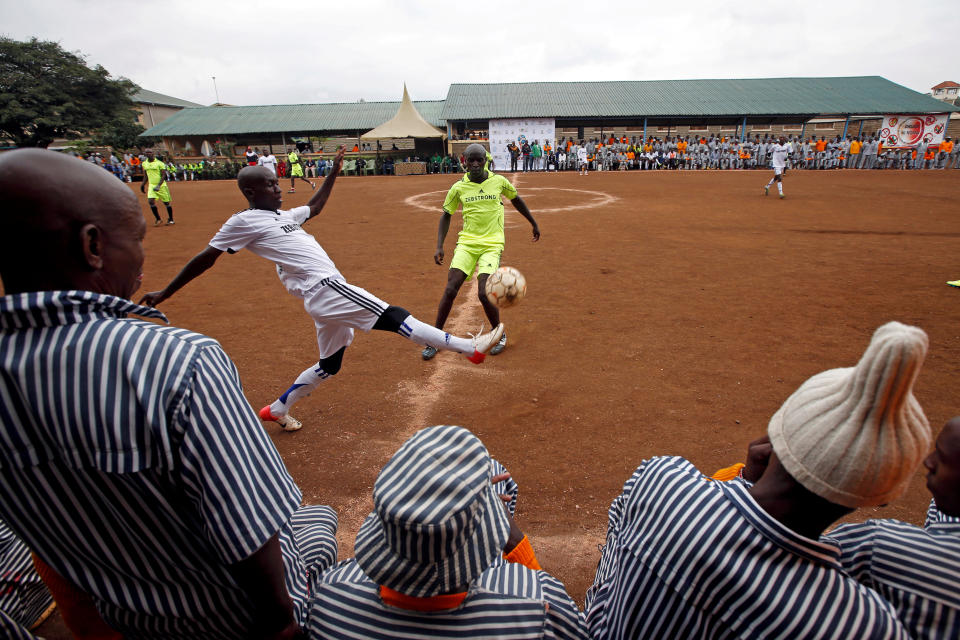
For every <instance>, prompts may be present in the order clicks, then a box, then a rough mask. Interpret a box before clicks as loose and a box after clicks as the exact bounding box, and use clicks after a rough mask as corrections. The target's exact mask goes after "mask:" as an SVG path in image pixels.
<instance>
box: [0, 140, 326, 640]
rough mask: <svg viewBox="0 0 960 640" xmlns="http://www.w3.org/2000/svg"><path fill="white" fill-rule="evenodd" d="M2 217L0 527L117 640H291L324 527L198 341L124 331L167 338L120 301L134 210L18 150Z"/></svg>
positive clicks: (109, 188) (7, 169)
mask: <svg viewBox="0 0 960 640" xmlns="http://www.w3.org/2000/svg"><path fill="white" fill-rule="evenodd" d="M68 196H69V197H68ZM0 202H2V203H3V204H2V210H0V278H2V280H3V286H4V292H5V294H6V295H5V296H3V297H2V298H0V440H2V442H3V443H4V444H3V446H2V447H0V518H2V519H3V520H4V521H5V522H6V523H7V524H8V526H9V527H10V529H11V530H13V531H14V532H15V533H16V534H17V535H18V536H19V537H20V538H21V539H22V540H23V541H24V542H25V543H26V544H27V546H28V547H30V549H31V550H32V551H33V552H34V553H36V555H37V556H38V557H39V558H40V559H41V560H42V561H43V563H44V564H46V565H49V567H50V568H52V569H53V570H54V571H55V572H56V573H57V574H59V576H61V577H62V578H64V579H65V580H66V581H67V582H68V583H69V584H71V585H73V586H74V587H76V588H78V589H79V590H81V591H82V592H85V593H86V594H89V596H90V597H91V599H92V600H93V603H94V605H95V606H96V608H97V610H98V611H99V613H100V615H101V616H102V617H103V619H104V620H105V621H106V622H107V623H108V624H109V625H110V626H111V627H113V628H115V629H116V630H117V631H119V632H121V633H122V634H123V635H124V636H131V637H161V636H162V637H222V638H247V637H264V638H289V637H294V636H295V635H296V634H298V633H300V631H299V627H300V625H301V624H303V623H304V622H305V616H306V606H305V605H306V599H307V593H308V590H309V587H308V580H309V579H310V578H311V576H313V575H317V574H318V573H319V572H320V571H322V570H323V569H324V568H326V567H327V566H329V565H330V564H332V562H333V561H334V560H335V559H336V539H335V536H334V534H335V531H336V516H335V514H334V513H333V512H332V510H330V509H329V508H328V507H303V508H299V509H298V507H299V505H300V500H301V493H300V490H299V489H298V488H297V486H296V485H295V484H294V482H293V479H292V478H291V477H290V475H289V474H288V473H287V470H286V468H285V467H284V464H283V461H282V460H281V459H280V456H279V454H278V453H277V450H276V448H275V447H274V445H273V443H272V442H271V441H270V439H269V437H267V435H266V434H265V433H264V431H263V428H262V427H261V426H260V424H259V422H258V421H257V418H256V414H255V413H254V412H253V410H252V409H251V408H250V406H249V404H247V402H246V400H245V399H244V396H243V392H242V390H241V388H240V381H239V378H238V375H237V370H236V368H235V367H234V365H233V363H232V362H231V361H230V358H229V357H228V356H227V355H226V354H225V353H224V352H223V350H222V349H221V347H220V345H219V344H218V343H217V342H216V341H214V340H212V339H210V338H208V337H206V336H202V335H199V334H195V333H192V332H190V331H185V330H182V329H177V328H173V327H168V326H164V325H162V324H158V323H154V322H147V321H144V320H137V319H133V318H128V317H127V316H128V314H135V315H138V316H142V317H145V318H152V319H157V320H162V321H165V320H166V319H165V318H164V316H163V314H161V313H160V312H158V311H156V310H155V309H150V308H147V307H141V306H138V305H136V304H134V303H133V302H131V301H130V298H131V297H132V296H133V294H134V292H135V291H136V290H137V288H138V287H139V285H140V279H141V274H142V268H143V261H144V253H143V246H142V241H143V236H144V233H145V225H144V220H143V216H142V215H141V213H140V210H139V207H138V205H137V199H136V197H135V196H134V194H133V193H132V192H131V191H130V189H129V188H128V187H126V186H125V185H124V184H123V183H120V182H118V181H117V180H115V179H114V178H113V177H112V176H111V175H109V174H108V173H106V172H104V171H103V170H101V169H99V168H98V167H96V166H94V165H91V164H89V163H86V162H83V161H80V160H77V159H75V158H70V157H68V156H65V155H60V154H57V153H54V152H50V151H44V150H36V149H31V150H20V151H12V152H9V153H5V154H3V155H2V156H0ZM38 255H39V256H42V259H37V256H38ZM304 549H308V550H309V552H304V551H303V550H304Z"/></svg>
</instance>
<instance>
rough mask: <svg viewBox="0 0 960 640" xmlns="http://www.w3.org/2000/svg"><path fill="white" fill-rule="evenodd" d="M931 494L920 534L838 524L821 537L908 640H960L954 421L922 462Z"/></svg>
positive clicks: (959, 446) (959, 490)
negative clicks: (889, 611)
mask: <svg viewBox="0 0 960 640" xmlns="http://www.w3.org/2000/svg"><path fill="white" fill-rule="evenodd" d="M923 466H924V467H925V468H926V470H927V489H929V490H930V493H931V494H932V495H933V500H932V501H931V502H930V507H929V508H928V509H927V518H926V522H925V523H924V525H923V527H917V526H915V525H912V524H908V523H906V522H900V521H898V520H889V519H888V520H867V521H866V522H863V523H858V524H842V525H840V526H838V527H837V528H836V529H834V530H833V531H831V532H830V533H828V534H826V536H825V538H826V539H827V540H829V541H830V542H833V543H834V544H837V545H839V547H840V550H841V555H840V562H841V563H842V564H843V567H844V568H845V569H846V570H847V572H848V573H849V574H850V575H852V576H853V577H854V578H856V579H857V580H858V581H860V582H861V583H862V584H865V585H866V586H868V587H870V588H872V589H874V590H875V591H877V592H878V593H879V594H880V595H882V596H883V597H884V598H885V599H886V600H888V601H889V602H890V603H891V604H892V605H893V606H894V608H895V609H896V610H897V617H899V618H900V620H901V622H903V624H904V626H906V628H907V630H908V631H910V634H911V637H914V638H931V639H932V638H960V417H955V418H952V419H950V420H949V421H948V422H947V424H946V425H944V427H943V430H941V431H940V435H939V436H938V437H937V440H936V442H935V443H934V449H933V451H932V452H931V453H930V455H928V456H927V457H926V459H925V460H924V461H923Z"/></svg>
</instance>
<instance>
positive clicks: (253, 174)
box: [237, 167, 275, 191]
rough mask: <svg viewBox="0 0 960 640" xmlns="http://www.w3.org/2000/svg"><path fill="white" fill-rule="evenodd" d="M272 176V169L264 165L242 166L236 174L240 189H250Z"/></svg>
mask: <svg viewBox="0 0 960 640" xmlns="http://www.w3.org/2000/svg"><path fill="white" fill-rule="evenodd" d="M273 177H275V176H274V175H273V171H270V169H267V168H266V167H244V168H243V169H240V173H238V174H237V186H238V187H240V190H241V191H243V190H244V189H252V188H254V187H256V186H258V185H260V184H262V183H264V182H266V181H267V180H269V179H270V178H273Z"/></svg>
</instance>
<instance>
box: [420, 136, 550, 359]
mask: <svg viewBox="0 0 960 640" xmlns="http://www.w3.org/2000/svg"><path fill="white" fill-rule="evenodd" d="M464 157H465V159H466V165H467V173H466V174H465V175H464V176H463V177H462V178H461V179H460V180H458V181H457V182H456V183H455V184H454V185H453V186H452V187H450V191H449V192H448V193H447V198H446V200H444V202H443V215H441V216H440V228H439V230H438V232H437V252H436V253H435V254H434V256H433V261H434V262H436V263H437V264H443V256H444V254H443V242H444V240H445V239H446V237H447V232H448V231H450V218H451V217H452V216H453V214H454V213H456V211H457V209H458V208H459V207H460V205H461V204H462V205H463V229H461V231H460V235H459V236H458V238H457V248H456V249H455V250H454V252H453V260H451V261H450V270H449V271H448V272H447V286H446V287H445V288H444V290H443V297H442V298H440V305H439V307H438V308H437V321H436V323H435V325H434V326H436V327H437V328H438V329H443V325H444V324H445V323H446V321H447V316H449V315H450V309H451V308H452V307H453V301H454V300H455V299H456V297H457V293H459V292H460V287H461V286H463V283H464V282H466V280H467V279H469V278H470V277H472V276H473V271H474V269H476V270H477V272H478V275H477V287H478V289H479V290H478V293H479V298H480V305H481V306H482V307H483V311H484V313H485V314H486V316H487V319H488V320H489V321H490V324H491V325H492V326H494V327H496V326H498V325H499V324H500V309H499V308H497V305H495V304H493V303H492V302H490V301H489V300H487V296H486V295H485V292H486V290H487V278H488V277H489V276H490V274H491V273H493V272H495V271H496V270H497V269H498V268H499V267H500V255H501V254H502V253H503V244H504V234H503V201H502V200H501V199H500V196H501V195H504V196H506V197H507V199H509V200H510V204H512V205H513V207H514V208H515V209H516V210H517V211H519V212H520V215H522V216H523V217H524V218H526V219H527V220H528V221H529V222H530V224H531V225H532V226H533V241H534V242H536V241H537V240H539V239H540V227H538V226H537V221H536V220H534V219H533V215H532V214H531V213H530V210H529V209H528V208H527V204H526V203H525V202H524V201H523V199H522V198H520V196H519V195H517V190H516V189H515V188H514V186H513V185H512V184H510V181H509V180H507V179H506V178H504V177H503V176H501V175H498V174H496V173H493V172H492V171H490V170H488V169H487V165H488V164H489V163H490V156H489V154H488V153H487V150H486V149H485V148H484V147H483V145H479V144H472V145H470V146H469V147H467V150H466V152H465V153H464ZM506 345H507V337H506V334H504V335H503V336H502V337H501V338H500V341H499V342H498V343H497V344H496V345H495V346H494V347H493V348H492V349H491V350H490V354H491V355H497V354H498V353H500V352H501V351H503V349H504V347H505V346H506ZM422 355H423V359H424V360H430V359H431V358H433V356H435V355H437V350H436V349H434V348H433V347H429V346H428V347H426V348H424V350H423V354H422Z"/></svg>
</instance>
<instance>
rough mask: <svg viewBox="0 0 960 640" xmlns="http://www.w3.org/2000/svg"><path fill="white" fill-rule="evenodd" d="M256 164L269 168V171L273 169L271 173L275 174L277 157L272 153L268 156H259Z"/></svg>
mask: <svg viewBox="0 0 960 640" xmlns="http://www.w3.org/2000/svg"><path fill="white" fill-rule="evenodd" d="M257 164H259V165H261V166H264V167H266V168H267V169H270V171H273V175H277V159H276V158H275V157H274V155H273V154H272V153H271V154H270V155H268V156H260V159H259V160H257Z"/></svg>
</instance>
